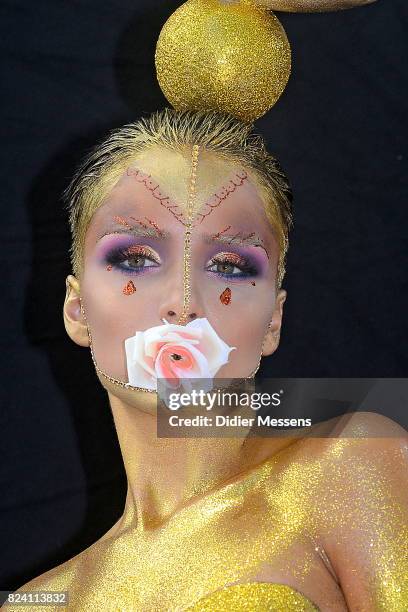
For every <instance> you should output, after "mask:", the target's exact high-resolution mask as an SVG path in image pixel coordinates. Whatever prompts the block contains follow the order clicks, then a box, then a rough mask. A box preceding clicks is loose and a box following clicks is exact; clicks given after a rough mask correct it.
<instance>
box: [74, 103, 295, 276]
mask: <svg viewBox="0 0 408 612" xmlns="http://www.w3.org/2000/svg"><path fill="white" fill-rule="evenodd" d="M194 144H197V145H199V146H200V147H203V148H204V149H206V150H207V151H211V152H213V153H214V154H216V155H218V156H219V157H222V158H224V159H227V160H229V161H233V162H236V163H237V164H239V165H241V166H243V167H244V168H245V169H246V170H247V171H248V172H249V173H250V174H251V175H252V177H253V178H254V179H255V180H256V182H257V184H258V186H259V187H260V190H261V196H262V198H263V201H264V205H265V212H266V215H267V217H268V219H269V221H270V223H271V227H272V228H273V230H274V231H275V235H276V237H277V240H278V244H279V249H280V258H279V266H278V279H277V285H278V288H279V287H280V286H281V283H282V279H283V276H284V273H285V257H286V252H287V248H288V233H289V230H290V228H291V226H292V192H291V189H290V186H289V182H288V179H287V177H286V175H285V174H284V172H283V171H282V169H281V167H280V165H279V163H278V162H277V160H276V159H275V158H274V157H273V156H271V155H269V153H268V152H267V150H266V147H265V143H264V141H263V139H262V137H261V136H260V135H258V134H255V133H254V132H253V128H252V126H251V125H249V124H245V123H243V122H241V121H239V120H238V119H235V118H234V117H232V116H231V115H227V114H224V113H220V112H218V111H176V110H173V109H169V108H165V109H163V110H161V111H157V112H155V113H153V114H152V115H150V116H149V117H147V118H142V119H139V120H138V121H135V122H134V123H129V124H127V125H124V126H123V127H121V128H118V129H115V130H113V131H111V132H110V134H109V135H108V137H107V138H106V139H105V140H104V141H102V142H101V143H100V144H98V145H97V146H96V147H95V148H94V149H93V150H92V151H91V153H90V154H89V155H88V156H87V157H86V158H85V159H84V161H83V162H82V164H81V165H80V166H79V168H78V170H77V171H76V173H75V175H74V177H73V178H72V181H71V183H70V184H69V186H68V187H67V189H66V190H65V192H64V194H63V197H64V200H65V202H66V206H67V207H68V209H69V221H70V227H71V233H72V246H71V249H70V255H71V263H72V267H73V272H74V274H75V275H76V276H80V274H81V270H82V261H83V249H84V242H85V235H86V231H87V229H88V226H89V223H90V221H91V219H92V216H93V214H94V213H95V211H96V210H97V209H98V208H99V206H100V205H101V204H102V203H103V201H104V199H105V198H106V197H107V196H108V194H109V193H110V191H111V190H112V189H113V187H114V186H115V184H116V183H117V181H118V180H119V179H120V177H121V176H122V174H123V173H124V172H125V171H126V169H127V168H128V166H130V165H131V164H132V163H134V162H135V161H136V160H137V157H138V154H140V153H141V152H142V151H145V150H146V149H148V148H150V147H151V146H162V147H164V148H167V149H170V150H183V149H185V147H186V146H192V145H194Z"/></svg>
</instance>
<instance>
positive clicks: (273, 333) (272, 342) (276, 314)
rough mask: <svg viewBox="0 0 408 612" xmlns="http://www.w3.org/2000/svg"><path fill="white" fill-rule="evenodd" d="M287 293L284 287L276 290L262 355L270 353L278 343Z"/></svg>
mask: <svg viewBox="0 0 408 612" xmlns="http://www.w3.org/2000/svg"><path fill="white" fill-rule="evenodd" d="M286 296H287V293H286V291H285V290H284V289H280V290H279V291H278V295H277V296H276V302H275V308H274V310H273V314H272V319H271V322H270V323H269V327H268V331H267V332H266V335H265V338H264V342H263V345H262V357H266V356H268V355H272V353H274V352H275V351H276V349H277V348H278V345H279V338H280V330H281V325H282V315H283V304H284V303H285V300H286Z"/></svg>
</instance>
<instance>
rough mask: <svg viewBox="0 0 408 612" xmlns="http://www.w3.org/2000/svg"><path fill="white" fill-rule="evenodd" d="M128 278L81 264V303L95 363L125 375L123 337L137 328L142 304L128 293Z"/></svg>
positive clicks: (110, 373) (120, 375) (102, 268)
mask: <svg viewBox="0 0 408 612" xmlns="http://www.w3.org/2000/svg"><path fill="white" fill-rule="evenodd" d="M129 281H130V278H127V277H126V276H125V275H122V274H117V273H115V272H114V271H113V270H107V269H106V267H101V266H100V265H97V264H94V263H88V264H87V266H86V267H85V272H84V276H83V279H82V283H81V293H82V300H83V305H84V308H85V312H86V317H87V320H88V325H89V328H90V331H91V335H92V346H93V352H94V356H95V359H96V362H97V364H98V367H99V368H101V369H102V370H104V371H106V372H107V373H108V374H109V375H111V376H113V377H116V378H119V379H125V378H126V358H125V349H124V341H125V339H126V338H128V337H130V336H133V335H134V334H135V332H136V331H137V329H140V328H141V327H140V326H139V324H138V322H139V320H140V318H142V317H141V315H142V313H143V312H144V311H146V308H143V306H145V304H144V300H143V301H141V300H140V299H138V293H137V280H135V279H133V283H134V286H135V288H136V292H134V293H131V287H129V288H128V289H129V290H130V291H129V290H128V293H127V294H125V293H124V292H123V290H124V289H125V288H126V287H127V285H128V283H129Z"/></svg>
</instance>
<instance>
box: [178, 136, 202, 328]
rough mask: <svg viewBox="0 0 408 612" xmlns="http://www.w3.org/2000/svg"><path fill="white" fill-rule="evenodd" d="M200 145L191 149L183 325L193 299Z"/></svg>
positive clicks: (184, 257) (181, 322) (185, 242)
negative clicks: (194, 239) (192, 285)
mask: <svg viewBox="0 0 408 612" xmlns="http://www.w3.org/2000/svg"><path fill="white" fill-rule="evenodd" d="M199 153H200V147H199V146H198V145H193V148H192V151H191V172H190V188H189V194H188V202H187V224H186V230H185V233H184V250H183V310H182V313H181V315H180V318H179V321H178V324H179V325H182V324H183V323H185V322H186V321H187V316H188V310H189V306H190V301H191V229H192V227H193V220H192V216H193V209H194V203H195V199H196V180H197V166H198V156H199Z"/></svg>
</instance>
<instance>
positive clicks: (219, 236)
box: [81, 149, 279, 382]
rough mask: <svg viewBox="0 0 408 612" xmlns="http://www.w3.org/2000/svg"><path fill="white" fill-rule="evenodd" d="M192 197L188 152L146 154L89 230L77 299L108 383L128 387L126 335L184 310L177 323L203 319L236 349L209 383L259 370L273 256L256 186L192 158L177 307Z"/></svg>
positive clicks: (239, 172) (270, 305)
mask: <svg viewBox="0 0 408 612" xmlns="http://www.w3.org/2000/svg"><path fill="white" fill-rule="evenodd" d="M141 172H143V173H145V174H147V175H150V176H151V180H146V177H145V176H143V175H142V174H141ZM191 193H192V192H191V153H190V152H186V155H182V154H180V153H176V152H170V151H164V150H157V149H156V150H150V151H149V152H147V153H145V154H143V155H142V156H141V157H140V158H139V159H138V160H137V162H135V164H133V165H132V167H131V168H129V169H128V170H127V172H125V173H124V174H123V176H122V178H121V179H120V180H119V182H118V183H117V184H116V186H115V187H114V189H113V190H112V191H111V193H110V194H109V196H108V197H107V198H106V200H105V202H104V203H103V205H102V206H101V207H100V208H99V209H98V210H97V211H96V213H95V215H94V216H93V218H92V221H91V223H90V225H89V228H88V231H87V235H86V241H85V251H84V267H83V275H82V278H81V294H82V303H83V306H84V308H85V312H86V316H87V322H88V325H89V328H90V330H91V334H92V342H93V350H94V356H95V360H96V363H97V365H98V366H99V368H100V369H102V370H103V371H105V372H106V373H108V374H109V375H110V376H112V377H114V378H117V379H119V380H122V381H125V382H127V369H126V357H125V349H124V341H125V339H126V338H129V337H131V336H133V335H134V334H135V333H136V332H137V331H144V330H146V329H148V328H150V327H154V326H157V325H162V324H163V319H166V321H167V322H168V323H178V322H179V321H180V317H181V316H182V315H183V304H184V306H185V308H184V320H183V323H188V322H189V321H191V320H193V319H194V318H201V317H205V318H207V319H208V321H209V322H210V324H211V325H212V327H213V328H214V329H215V331H216V332H217V334H218V335H219V336H220V337H221V338H222V340H224V342H226V343H227V344H228V345H229V346H234V347H236V350H234V351H232V352H231V353H230V355H229V362H228V363H227V364H226V365H224V366H222V368H221V369H220V370H219V371H218V373H217V375H216V377H217V378H229V377H245V376H248V375H250V373H251V372H252V371H253V370H254V369H255V368H256V367H257V365H258V362H259V359H260V355H261V350H262V344H263V341H264V338H265V334H266V331H267V329H268V323H269V322H270V321H271V317H272V314H273V312H274V309H276V306H277V304H276V297H277V296H276V289H275V287H276V275H277V264H278V255H279V251H278V245H277V241H276V239H275V237H274V234H273V231H272V229H271V227H270V224H269V222H268V220H267V218H266V215H265V212H264V207H263V203H262V200H261V198H260V195H259V193H258V190H257V187H256V186H255V184H254V183H252V182H251V180H250V178H249V176H248V175H247V174H246V172H245V171H244V170H243V168H241V167H238V166H236V165H234V164H232V163H227V162H225V161H220V160H219V159H218V160H217V159H215V158H214V157H211V156H210V155H208V154H205V153H203V152H201V153H200V155H199V159H198V165H197V172H196V181H195V185H194V214H193V217H192V230H191V232H192V233H191V243H190V267H189V274H188V277H189V278H188V283H189V287H190V298H189V300H188V303H187V306H186V299H185V291H186V279H185V276H186V269H185V265H184V253H185V251H184V248H185V244H184V242H185V232H186V224H187V222H188V219H187V211H186V205H187V202H188V199H189V197H190V198H191ZM214 194H218V195H217V196H215V195H214ZM228 297H229V298H230V299H229V300H228Z"/></svg>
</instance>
